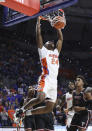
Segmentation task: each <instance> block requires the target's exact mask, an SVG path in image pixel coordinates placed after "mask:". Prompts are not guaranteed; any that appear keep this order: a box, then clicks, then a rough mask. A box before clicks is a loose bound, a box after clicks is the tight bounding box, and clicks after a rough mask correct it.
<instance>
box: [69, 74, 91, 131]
mask: <svg viewBox="0 0 92 131" xmlns="http://www.w3.org/2000/svg"><path fill="white" fill-rule="evenodd" d="M86 85H87V82H86V80H85V78H84V77H83V76H81V75H79V76H77V77H76V81H75V87H76V90H75V91H74V92H73V108H74V111H75V114H74V116H73V119H72V122H71V127H70V131H77V129H78V130H79V131H86V129H87V127H88V124H89V120H90V113H89V111H88V108H87V103H88V100H89V98H88V96H87V95H86V92H85V88H84V86H86ZM84 94H85V95H84ZM85 98H86V99H85Z"/></svg>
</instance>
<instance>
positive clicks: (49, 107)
mask: <svg viewBox="0 0 92 131" xmlns="http://www.w3.org/2000/svg"><path fill="white" fill-rule="evenodd" d="M54 104H55V103H53V102H50V101H46V105H45V106H40V107H37V108H35V109H32V110H30V112H29V113H28V114H27V115H36V114H45V113H49V112H52V111H53V107H54Z"/></svg>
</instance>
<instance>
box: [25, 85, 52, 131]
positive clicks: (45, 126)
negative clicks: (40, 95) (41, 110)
mask: <svg viewBox="0 0 92 131" xmlns="http://www.w3.org/2000/svg"><path fill="white" fill-rule="evenodd" d="M36 95H37V90H35V89H34V88H33V87H32V86H30V88H29V91H28V97H27V101H28V100H30V99H32V98H35V97H36ZM39 106H45V102H42V103H40V104H39V105H36V106H34V107H33V108H37V107H39ZM53 125H54V121H53V114H52V112H50V113H47V114H40V115H30V110H28V111H26V113H25V118H24V127H25V130H26V131H33V130H36V131H40V130H41V131H46V130H48V131H54V126H53Z"/></svg>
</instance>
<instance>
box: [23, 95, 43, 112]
mask: <svg viewBox="0 0 92 131" xmlns="http://www.w3.org/2000/svg"><path fill="white" fill-rule="evenodd" d="M44 100H45V93H44V92H39V93H38V95H37V97H36V98H33V99H31V100H30V101H29V102H28V103H26V104H25V105H24V106H23V108H24V109H25V110H27V109H31V108H32V107H33V106H35V105H37V104H39V103H41V102H42V101H44Z"/></svg>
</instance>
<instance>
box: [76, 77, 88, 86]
mask: <svg viewBox="0 0 92 131" xmlns="http://www.w3.org/2000/svg"><path fill="white" fill-rule="evenodd" d="M75 86H76V87H84V86H87V81H86V79H85V77H84V76H82V75H78V76H77V77H76V81H75Z"/></svg>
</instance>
